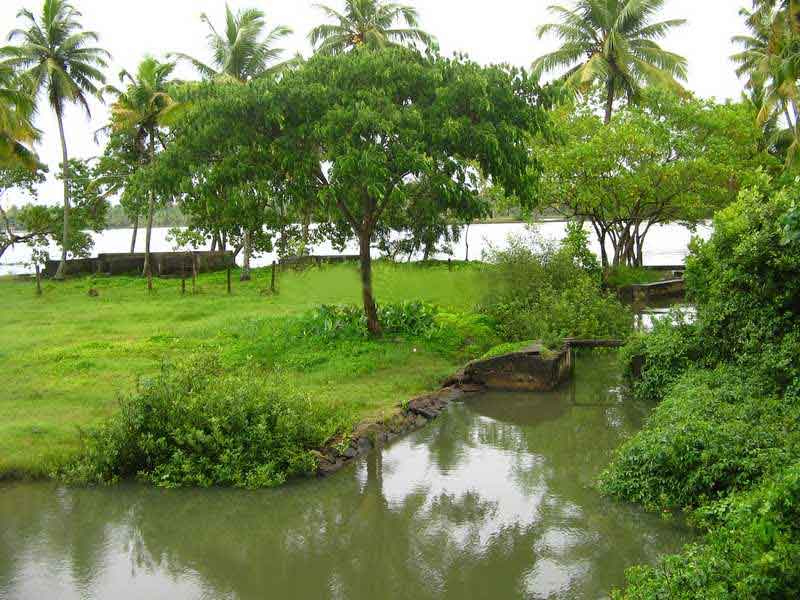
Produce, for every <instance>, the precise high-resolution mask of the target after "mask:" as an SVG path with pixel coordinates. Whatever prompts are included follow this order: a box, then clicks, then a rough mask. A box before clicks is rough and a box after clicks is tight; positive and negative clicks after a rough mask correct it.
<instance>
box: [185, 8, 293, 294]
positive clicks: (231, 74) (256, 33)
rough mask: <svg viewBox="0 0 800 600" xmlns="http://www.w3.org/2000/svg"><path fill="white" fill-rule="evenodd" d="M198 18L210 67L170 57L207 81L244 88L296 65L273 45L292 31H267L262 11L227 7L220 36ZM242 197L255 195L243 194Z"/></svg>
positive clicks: (249, 247) (248, 234)
mask: <svg viewBox="0 0 800 600" xmlns="http://www.w3.org/2000/svg"><path fill="white" fill-rule="evenodd" d="M201 19H202V20H203V22H204V23H205V24H206V25H208V28H209V30H210V31H209V34H208V37H207V39H208V47H209V49H210V50H211V65H208V64H206V63H204V62H202V61H200V60H198V59H196V58H193V57H191V56H189V55H187V54H183V53H174V54H173V56H175V57H176V58H178V59H179V60H184V61H187V62H189V63H190V64H192V65H193V66H194V67H195V69H197V71H198V72H199V73H200V75H201V76H202V77H204V78H206V79H209V80H212V81H216V82H219V83H238V84H243V85H245V84H248V83H249V82H251V81H256V80H259V79H263V78H265V77H266V78H271V77H276V76H277V75H279V74H280V73H281V72H283V71H284V70H286V69H287V68H289V67H290V66H292V65H293V64H295V62H296V60H295V59H290V60H287V61H281V55H282V54H283V52H284V50H283V49H282V48H277V47H276V43H277V42H278V41H280V40H282V39H283V38H285V37H287V36H288V35H290V34H291V33H292V30H291V29H289V28H288V27H285V26H283V25H279V26H277V27H274V28H273V29H271V30H270V31H269V32H267V31H266V28H267V25H266V17H265V14H264V12H263V11H261V10H257V9H253V8H251V9H244V10H240V11H238V12H236V13H234V12H233V11H232V10H231V8H230V6H228V5H227V4H226V5H225V28H224V31H223V32H222V33H220V32H218V31H217V29H216V28H215V27H214V25H213V24H212V23H211V19H210V18H209V17H208V15H206V14H205V13H204V14H203V15H202V16H201ZM265 32H266V33H265ZM241 197H245V198H248V197H250V198H252V197H254V196H252V195H247V194H245V195H244V196H241ZM257 233H258V232H253V231H250V230H249V229H247V228H244V231H243V232H242V239H243V268H242V275H241V279H242V280H243V281H247V280H249V279H250V257H251V254H252V251H253V243H252V241H253V240H252V238H253V236H254V235H256V234H257Z"/></svg>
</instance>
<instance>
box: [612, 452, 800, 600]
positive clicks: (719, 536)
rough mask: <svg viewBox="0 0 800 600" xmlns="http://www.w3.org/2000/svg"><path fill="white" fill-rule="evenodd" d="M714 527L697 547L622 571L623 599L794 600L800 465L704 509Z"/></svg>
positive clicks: (798, 571) (799, 548) (798, 582)
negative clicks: (624, 582)
mask: <svg viewBox="0 0 800 600" xmlns="http://www.w3.org/2000/svg"><path fill="white" fill-rule="evenodd" d="M704 512H705V513H706V514H708V513H711V512H713V513H715V514H714V520H715V527H714V528H713V529H711V531H710V533H709V534H708V536H707V537H706V539H705V540H704V541H703V542H702V543H696V544H691V545H690V546H687V548H686V549H685V550H684V551H683V553H682V554H679V555H675V556H668V557H666V558H664V559H662V561H661V562H660V564H658V565H657V566H655V567H635V568H633V569H631V570H629V571H628V573H627V577H628V584H629V585H628V589H627V590H625V592H624V593H622V592H616V593H615V594H614V598H616V599H618V600H621V599H623V598H627V599H628V600H662V599H663V600H667V599H669V600H681V599H685V600H689V599H694V598H731V599H740V600H751V599H753V598H792V597H795V594H796V592H797V590H798V589H800V543H798V540H800V463H794V464H793V465H789V466H788V467H787V468H786V470H785V472H784V473H783V474H782V475H780V476H779V477H776V478H775V479H771V480H769V481H767V482H765V483H764V484H763V485H761V486H760V487H758V488H757V489H755V490H754V491H752V492H748V493H743V494H737V495H734V496H731V497H730V498H728V499H726V500H725V501H722V502H719V503H716V504H714V505H713V506H712V507H709V508H707V509H706V510H705V511H704Z"/></svg>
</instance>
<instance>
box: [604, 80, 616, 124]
mask: <svg viewBox="0 0 800 600" xmlns="http://www.w3.org/2000/svg"><path fill="white" fill-rule="evenodd" d="M613 113H614V80H613V79H612V78H610V77H609V79H608V82H607V83H606V117H605V121H604V122H605V124H606V125H608V124H609V123H611V115H612V114H613Z"/></svg>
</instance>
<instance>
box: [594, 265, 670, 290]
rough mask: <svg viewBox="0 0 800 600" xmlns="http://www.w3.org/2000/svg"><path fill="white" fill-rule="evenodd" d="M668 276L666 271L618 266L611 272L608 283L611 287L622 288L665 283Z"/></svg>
mask: <svg viewBox="0 0 800 600" xmlns="http://www.w3.org/2000/svg"><path fill="white" fill-rule="evenodd" d="M666 275H667V274H666V272H665V271H656V270H653V269H645V268H643V267H627V266H624V265H618V266H616V267H614V268H613V269H611V270H610V271H609V273H608V277H607V282H608V284H609V285H610V286H611V287H614V288H622V287H625V286H628V285H642V284H647V283H655V282H657V281H663V280H664V279H666V278H667V277H666Z"/></svg>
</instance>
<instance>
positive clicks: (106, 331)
mask: <svg viewBox="0 0 800 600" xmlns="http://www.w3.org/2000/svg"><path fill="white" fill-rule="evenodd" d="M268 280H269V272H268V271H256V272H255V279H254V281H252V282H249V283H239V282H238V274H235V275H234V293H233V294H232V295H231V296H227V294H226V293H225V279H224V274H214V275H204V276H202V277H201V278H200V280H199V285H198V294H197V295H194V296H191V295H188V294H187V296H185V297H182V296H181V295H180V281H177V280H159V281H156V293H155V294H153V295H152V296H148V295H147V293H146V291H145V287H144V282H143V281H142V280H141V279H139V278H113V279H109V278H98V279H91V278H84V279H76V280H71V281H68V282H66V283H56V282H47V283H45V284H44V295H43V296H42V297H41V298H37V297H36V296H35V295H34V288H33V284H32V283H31V282H28V281H20V280H12V279H10V278H0V302H2V306H3V308H4V310H3V323H2V327H0V373H2V382H3V385H2V388H1V389H0V479H2V478H4V477H13V476H41V475H44V474H45V473H46V472H47V470H48V469H49V466H50V465H51V464H52V463H53V462H54V461H59V460H62V459H63V458H64V457H65V456H68V455H69V454H70V453H71V452H73V451H74V450H75V448H76V447H77V443H78V428H79V427H80V426H82V425H87V424H90V423H92V422H94V421H96V420H98V419H100V418H102V417H104V416H106V415H108V414H110V413H111V412H112V411H113V410H114V409H115V406H116V398H117V397H118V395H119V394H121V393H125V392H127V391H129V390H131V389H133V388H134V386H135V385H136V381H137V379H138V378H139V377H141V376H142V375H147V374H151V373H153V372H154V371H155V370H156V369H158V368H159V365H160V364H161V362H162V361H163V360H165V359H169V358H170V357H171V356H174V355H176V354H177V353H179V352H184V351H187V350H191V349H193V348H197V347H199V346H200V345H206V346H207V345H209V344H216V345H218V346H219V348H220V351H221V352H223V353H225V352H227V351H228V350H229V349H233V351H232V352H231V356H230V359H231V360H234V361H243V360H244V361H248V360H252V361H253V364H254V368H260V367H261V366H263V365H265V364H268V363H269V360H267V358H265V357H263V356H259V355H258V338H259V336H260V335H262V334H263V333H264V332H266V331H269V329H270V328H271V323H275V322H276V320H277V319H280V318H282V317H283V318H285V317H286V316H289V315H294V314H299V313H302V312H304V311H306V310H308V309H310V308H312V307H313V306H316V305H319V304H339V303H358V302H359V301H360V287H359V281H358V274H357V271H356V269H355V267H353V266H338V267H330V268H327V269H324V270H322V271H320V270H316V269H314V270H311V271H307V272H304V273H294V272H289V273H286V274H283V275H282V276H281V279H280V294H279V295H277V296H269V295H263V294H262V293H261V290H263V289H264V287H266V286H267V285H268ZM480 281H481V280H480V277H479V275H478V274H477V273H476V272H475V271H474V270H472V269H470V268H461V269H459V270H455V271H454V272H452V273H451V272H448V270H447V267H432V268H420V267H414V266H393V265H388V264H378V265H376V271H375V284H374V285H375V291H376V294H377V297H378V301H379V302H381V301H382V302H398V301H402V300H426V301H429V302H434V303H436V304H439V305H441V306H443V307H449V308H452V309H454V310H459V309H469V308H470V307H472V306H473V305H474V304H475V302H476V301H477V300H478V298H479V295H480V286H481V284H480ZM92 287H93V288H96V289H97V290H98V291H99V297H91V296H89V295H88V293H87V292H88V290H89V289H90V288H92ZM243 348H244V349H245V350H243ZM248 349H252V353H253V354H254V355H255V356H252V357H251V355H250V354H248V353H249V352H250V350H248ZM455 366H456V365H455V364H454V359H452V358H447V357H444V356H442V355H441V354H438V353H436V352H432V351H428V350H426V349H424V348H413V347H412V344H410V343H408V342H404V341H400V340H393V339H386V340H382V341H380V342H369V343H365V344H364V347H363V348H353V349H352V351H351V353H350V355H349V356H334V357H330V356H328V357H325V356H320V357H316V358H313V357H312V358H310V359H307V360H306V362H303V361H302V360H299V361H298V362H297V363H296V364H295V365H294V366H291V365H290V367H289V369H288V375H289V377H291V378H292V379H294V380H295V381H296V383H297V384H298V385H299V386H300V387H301V388H303V389H306V390H307V391H309V392H310V393H313V394H314V395H316V396H318V397H323V398H326V399H330V400H331V401H342V400H346V401H347V402H348V403H351V404H352V406H353V407H354V409H355V410H356V411H357V414H358V415H359V417H363V418H368V417H370V416H373V415H376V414H379V413H381V412H382V411H384V410H388V409H390V408H391V407H393V406H394V405H395V404H396V403H397V402H399V401H401V400H404V399H407V398H409V397H410V396H412V395H414V394H416V393H419V392H421V391H423V390H425V389H427V388H430V387H433V386H434V385H435V384H436V383H437V381H438V380H439V379H441V377H443V376H444V375H446V374H448V373H449V372H452V370H453V368H454V367H455Z"/></svg>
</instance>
